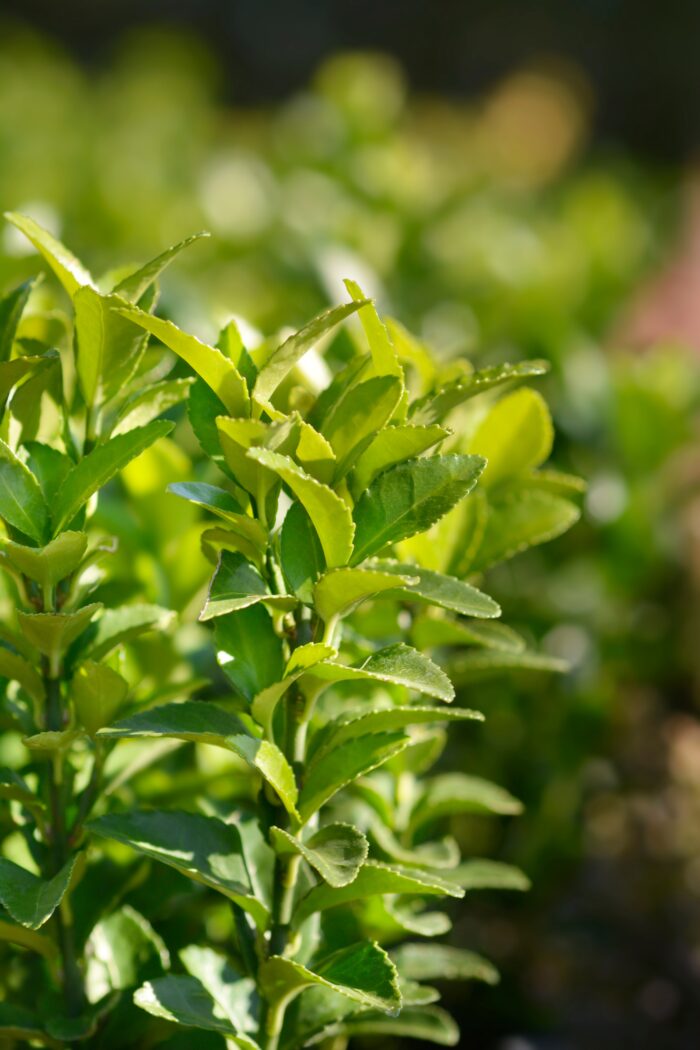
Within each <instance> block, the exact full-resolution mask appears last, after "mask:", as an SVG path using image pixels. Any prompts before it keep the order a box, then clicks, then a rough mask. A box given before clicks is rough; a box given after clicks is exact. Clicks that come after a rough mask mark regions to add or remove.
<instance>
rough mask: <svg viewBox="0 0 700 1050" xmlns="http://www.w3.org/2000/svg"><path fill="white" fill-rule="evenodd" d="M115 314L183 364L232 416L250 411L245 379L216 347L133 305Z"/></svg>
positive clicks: (122, 307)
mask: <svg viewBox="0 0 700 1050" xmlns="http://www.w3.org/2000/svg"><path fill="white" fill-rule="evenodd" d="M118 309H119V313H120V314H121V315H122V316H123V317H126V318H128V319H129V320H130V321H133V323H134V324H137V325H140V327H141V328H144V329H145V330H146V331H147V332H150V333H151V335H154V336H155V337H156V339H159V340H160V342H161V343H164V344H165V346H167V347H168V348H169V349H170V350H172V351H173V353H175V354H177V356H178V357H181V358H182V360H183V361H186V362H187V364H188V365H189V366H190V368H191V369H192V370H193V371H194V372H196V373H197V375H198V376H201V377H202V379H203V380H204V382H205V383H206V384H207V386H209V387H211V389H212V390H213V391H214V393H215V394H216V395H217V397H218V398H219V399H220V400H221V401H222V402H223V404H224V405H225V406H226V409H227V411H228V412H230V413H231V415H232V416H246V415H248V414H249V412H250V398H249V396H248V387H247V386H246V382H245V379H244V378H243V376H242V375H241V374H240V372H239V371H238V369H237V368H236V366H235V365H234V364H233V362H232V361H230V360H229V358H227V357H224V355H223V354H222V353H221V351H220V350H217V349H216V347H213V346H208V345H207V344H206V343H202V342H200V340H199V339H197V338H196V337H195V336H193V335H188V334H187V332H183V331H181V330H180V329H179V328H178V327H177V326H176V325H174V324H173V323H172V321H163V320H162V319H161V318H160V317H153V316H152V315H151V314H148V313H145V312H144V311H143V310H139V309H138V307H136V306H120V307H119V308H118Z"/></svg>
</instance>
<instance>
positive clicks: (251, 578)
mask: <svg viewBox="0 0 700 1050" xmlns="http://www.w3.org/2000/svg"><path fill="white" fill-rule="evenodd" d="M258 602H267V603H268V604H270V605H274V606H276V607H277V608H280V609H285V610H287V609H293V608H294V606H295V605H296V604H297V599H296V598H295V597H294V595H290V594H273V593H272V591H271V590H270V588H269V587H268V586H267V584H266V583H265V580H264V579H263V578H262V576H261V575H260V573H259V572H258V570H257V569H256V567H255V566H254V565H251V564H250V562H248V561H246V559H245V558H244V557H243V555H242V554H238V553H236V552H231V551H222V552H221V555H220V557H219V564H218V566H217V569H216V572H215V573H214V576H213V577H212V580H211V583H210V585H209V593H208V595H207V600H206V602H205V605H204V608H203V609H202V611H201V613H200V614H199V619H200V620H212V619H214V617H216V616H224V615H225V614H226V613H232V612H237V611H238V610H239V609H247V608H248V607H249V606H251V605H256V604H257V603H258Z"/></svg>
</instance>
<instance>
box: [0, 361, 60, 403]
mask: <svg viewBox="0 0 700 1050" xmlns="http://www.w3.org/2000/svg"><path fill="white" fill-rule="evenodd" d="M55 360H56V355H55V353H53V352H52V351H49V353H47V354H41V356H36V357H15V358H13V359H12V361H2V362H0V411H2V410H4V408H5V405H6V403H7V399H8V397H9V396H10V392H11V391H12V389H13V388H14V387H15V386H17V384H18V383H19V382H20V380H21V379H24V377H25V376H28V375H31V374H32V372H35V373H36V372H39V371H40V370H41V369H43V368H45V367H46V366H47V365H51V364H53V363H54V362H55Z"/></svg>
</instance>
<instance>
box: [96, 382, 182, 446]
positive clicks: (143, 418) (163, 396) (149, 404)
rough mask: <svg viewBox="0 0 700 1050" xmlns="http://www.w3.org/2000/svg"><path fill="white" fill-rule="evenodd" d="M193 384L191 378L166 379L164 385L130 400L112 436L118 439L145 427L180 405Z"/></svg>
mask: <svg viewBox="0 0 700 1050" xmlns="http://www.w3.org/2000/svg"><path fill="white" fill-rule="evenodd" d="M193 382H194V380H193V379H192V378H191V377H189V376H188V377H185V378H184V379H166V380H165V381H164V382H163V383H156V384H155V385H154V386H152V387H149V388H147V389H146V390H144V391H143V392H142V393H140V394H137V395H136V396H135V397H132V398H129V400H128V401H127V402H126V404H125V405H124V407H123V408H122V410H121V411H120V413H119V415H118V416H117V421H116V423H115V424H114V426H113V427H112V430H111V436H112V437H116V436H117V434H126V433H128V432H129V431H130V430H135V429H136V427H144V426H146V424H147V423H150V422H151V420H153V419H157V418H158V416H160V415H162V414H163V412H167V411H168V409H170V408H173V407H174V406H175V405H179V404H180V402H181V401H184V400H185V398H186V397H187V395H188V393H189V391H190V388H191V387H192V384H193Z"/></svg>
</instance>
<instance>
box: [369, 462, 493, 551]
mask: <svg viewBox="0 0 700 1050" xmlns="http://www.w3.org/2000/svg"><path fill="white" fill-rule="evenodd" d="M483 468H484V460H483V459H481V458H480V457H479V456H459V455H451V456H431V457H429V458H427V459H411V460H408V461H407V462H405V463H399V464H398V465H397V466H395V467H392V468H391V469H390V470H387V471H386V472H385V473H384V474H380V475H379V477H378V478H376V480H375V481H374V482H373V483H372V484H371V485H370V487H369V488H368V489H367V491H366V492H365V493H364V494H363V495H362V496H361V498H360V500H359V501H358V503H357V504H356V506H355V511H354V515H353V517H354V520H355V525H356V534H355V553H354V555H353V559H352V563H353V565H357V564H358V563H359V562H361V561H364V559H365V558H368V557H370V556H371V555H372V554H377V553H378V552H379V551H381V550H382V549H383V548H384V547H386V546H388V545H389V544H390V543H396V542H398V541H399V540H402V539H405V538H406V537H407V536H413V535H415V534H416V533H418V532H425V530H426V529H429V528H430V526H431V525H433V524H434V523H435V522H436V521H439V519H440V518H441V517H443V515H444V514H446V513H447V512H448V510H451V508H452V507H454V506H455V504H456V503H458V502H459V501H460V500H461V499H463V497H464V496H466V495H467V493H468V492H470V491H471V489H472V488H473V487H474V485H475V484H476V482H477V479H478V477H479V475H480V474H481V472H482V470H483Z"/></svg>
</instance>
